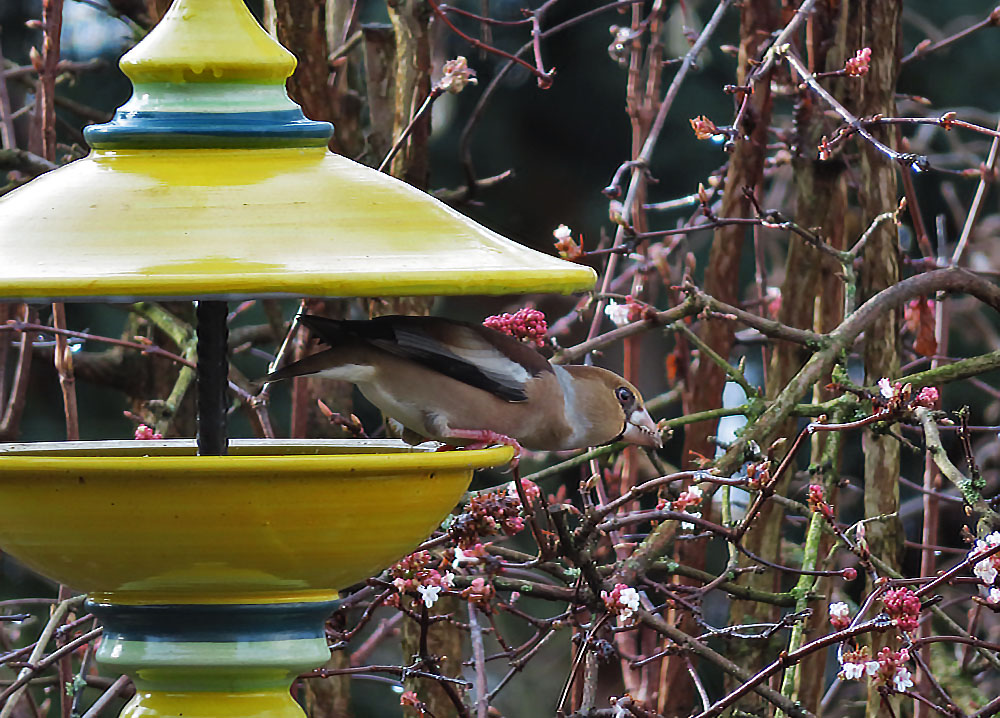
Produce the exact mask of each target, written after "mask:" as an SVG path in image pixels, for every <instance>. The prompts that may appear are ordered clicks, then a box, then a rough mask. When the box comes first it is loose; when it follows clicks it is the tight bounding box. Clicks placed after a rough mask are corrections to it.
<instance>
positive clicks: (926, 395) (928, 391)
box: [913, 386, 941, 409]
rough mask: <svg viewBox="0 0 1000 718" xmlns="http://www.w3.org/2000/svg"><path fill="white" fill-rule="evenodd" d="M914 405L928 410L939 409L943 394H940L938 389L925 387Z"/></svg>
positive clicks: (914, 401)
mask: <svg viewBox="0 0 1000 718" xmlns="http://www.w3.org/2000/svg"><path fill="white" fill-rule="evenodd" d="M913 403H914V404H916V405H917V406H923V407H926V408H928V409H937V408H938V407H939V406H941V394H940V393H939V392H938V390H937V387H934V386H925V387H924V388H923V389H921V390H920V391H919V392H918V393H917V396H916V398H915V399H914V400H913Z"/></svg>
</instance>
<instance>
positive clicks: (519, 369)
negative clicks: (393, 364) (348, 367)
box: [396, 330, 532, 389]
mask: <svg viewBox="0 0 1000 718" xmlns="http://www.w3.org/2000/svg"><path fill="white" fill-rule="evenodd" d="M458 334H459V336H460V337H462V338H464V339H466V340H467V341H465V342H462V343H460V344H450V345H448V346H447V347H445V346H442V344H441V343H440V342H438V341H437V340H435V339H432V338H431V337H428V336H427V335H425V334H420V333H417V332H408V331H405V330H402V331H399V330H397V332H396V339H397V341H398V342H399V344H400V346H404V347H411V348H414V349H418V350H422V351H425V352H428V353H430V354H437V355H439V356H445V357H447V356H453V357H457V358H458V359H461V360H462V361H463V362H465V363H467V364H470V365H472V366H473V367H475V368H476V370H477V371H479V372H480V373H481V374H483V375H484V376H486V377H488V378H490V379H492V380H493V381H495V382H496V383H498V384H502V385H503V386H508V387H512V388H517V389H523V388H524V385H525V384H526V383H527V382H528V380H529V379H531V376H532V375H531V372H530V371H528V370H527V369H525V368H524V367H523V366H521V364H519V363H518V362H516V361H514V360H512V359H509V358H507V357H506V356H505V355H504V354H503V353H502V352H500V351H499V350H498V349H497V348H496V347H494V346H493V345H491V344H489V343H487V342H486V341H484V340H483V339H482V338H481V337H479V336H478V335H477V334H475V332H472V331H469V330H463V331H461V332H458Z"/></svg>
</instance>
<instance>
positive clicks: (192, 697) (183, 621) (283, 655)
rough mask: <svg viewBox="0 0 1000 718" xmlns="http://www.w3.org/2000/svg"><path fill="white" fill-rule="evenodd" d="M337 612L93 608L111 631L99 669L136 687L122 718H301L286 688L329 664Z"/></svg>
mask: <svg viewBox="0 0 1000 718" xmlns="http://www.w3.org/2000/svg"><path fill="white" fill-rule="evenodd" d="M335 606H336V601H320V602H314V603H272V604H236V605H233V604H211V605H200V604H175V605H156V606H129V605H115V604H108V603H95V602H90V603H88V608H89V609H90V610H91V611H92V612H93V613H94V615H96V616H97V617H98V618H99V619H100V620H101V622H102V623H103V625H104V635H103V637H102V639H101V645H100V648H99V649H98V651H97V655H96V657H97V660H98V662H100V663H101V664H103V665H104V666H107V667H109V668H114V669H117V670H119V671H121V672H122V673H126V674H128V675H129V676H131V678H132V680H133V681H134V682H135V687H136V695H135V698H133V699H132V700H131V701H130V702H129V704H128V705H127V706H125V709H124V710H123V711H122V714H121V716H122V718H303V716H304V715H305V713H303V711H302V709H301V708H299V706H298V704H297V703H296V702H295V701H294V700H293V699H292V697H291V694H290V693H289V688H290V686H291V683H292V681H293V680H294V679H295V676H297V675H299V674H300V673H303V672H305V671H308V670H311V669H313V668H316V667H318V666H320V665H322V664H323V663H325V662H326V661H327V660H328V659H329V657H330V650H329V648H328V647H327V643H326V638H325V635H324V631H323V625H324V622H325V620H326V618H327V617H328V616H329V615H330V614H331V613H332V612H333V610H334V607H335Z"/></svg>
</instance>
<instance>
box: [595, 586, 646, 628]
mask: <svg viewBox="0 0 1000 718" xmlns="http://www.w3.org/2000/svg"><path fill="white" fill-rule="evenodd" d="M601 599H602V600H603V601H604V606H605V607H606V608H607V609H608V613H610V614H613V615H615V616H618V617H619V619H620V620H621V621H622V622H628V621H629V620H631V618H632V616H633V615H634V614H635V612H636V611H638V610H639V592H638V591H636V590H635V589H634V588H632V587H630V586H627V585H625V584H624V583H616V584H615V587H614V588H613V589H612V590H611V592H610V593H608V592H607V591H601Z"/></svg>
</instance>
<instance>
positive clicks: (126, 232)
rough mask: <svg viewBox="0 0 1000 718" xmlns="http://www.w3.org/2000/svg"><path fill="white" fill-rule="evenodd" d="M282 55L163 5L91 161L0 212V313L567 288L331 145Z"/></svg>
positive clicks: (554, 267) (236, 12) (576, 280)
mask: <svg viewBox="0 0 1000 718" xmlns="http://www.w3.org/2000/svg"><path fill="white" fill-rule="evenodd" d="M294 66H295V59H294V57H293V56H292V55H291V54H290V53H288V52H287V51H286V50H285V49H284V48H282V47H281V46H280V45H279V44H278V43H277V42H275V41H274V40H273V39H272V38H271V37H270V36H269V35H268V34H267V33H266V32H264V30H263V29H262V28H261V27H260V26H259V25H258V24H257V22H256V21H255V20H254V18H253V16H252V15H251V14H250V13H249V11H248V10H247V9H246V7H245V6H244V5H243V2H242V0H175V2H174V4H173V6H172V7H171V9H170V10H169V11H168V13H167V15H166V16H164V18H163V20H162V21H161V22H160V24H159V25H158V26H157V27H156V28H155V29H154V30H153V31H152V32H151V33H150V34H149V35H148V36H147V37H146V38H145V39H144V40H143V41H142V42H141V43H140V44H139V45H137V46H136V47H135V48H134V49H133V50H132V51H131V52H129V53H128V54H127V55H125V57H123V58H122V61H121V67H122V70H123V71H124V72H125V73H126V74H127V75H128V76H129V78H130V79H131V80H132V82H133V86H134V92H133V95H132V97H131V99H129V101H128V102H127V103H126V104H125V105H123V106H122V107H121V108H119V110H118V112H117V113H116V115H115V117H114V119H113V120H112V121H111V122H109V123H107V124H104V125H96V126H91V127H89V128H87V130H86V132H85V135H86V137H87V140H88V142H89V143H90V145H91V147H92V148H93V150H92V152H91V153H90V155H88V156H87V157H85V158H83V159H81V160H77V161H76V162H72V163H71V164H69V165H67V166H65V167H62V168H60V169H57V170H54V171H52V172H49V173H47V174H45V175H42V176H41V177H39V178H37V179H35V180H33V181H32V182H29V183H28V184H26V185H25V186H23V187H21V188H19V189H17V190H14V191H13V192H10V193H9V194H7V195H6V196H4V197H2V198H0V300H10V299H28V300H42V299H46V300H51V299H64V300H84V299H86V300H102V301H129V300H133V299H137V298H140V297H142V298H149V297H156V298H168V297H177V298H180V297H189V298H225V299H238V298H246V297H259V296H372V295H420V294H505V293H516V292H528V291H555V292H571V291H576V290H585V289H590V288H591V287H593V284H594V280H595V275H594V272H593V271H592V270H591V269H590V268H588V267H583V266H580V265H576V264H572V263H569V262H565V261H563V260H560V259H557V258H555V257H551V256H548V255H545V254H542V253H540V252H537V251H535V250H532V249H529V248H527V247H524V246H522V245H519V244H517V243H515V242H513V241H511V240H509V239H506V238H504V237H502V236H500V235H499V234H497V233H495V232H493V231H491V230H489V229H487V228H485V227H483V226H482V225H480V224H478V223H476V222H474V221H472V220H471V219H469V218H467V217H465V216H463V215H462V214H460V213H459V212H457V211H455V210H453V209H451V208H450V207H448V206H447V205H445V204H444V203H442V202H440V201H438V200H436V199H434V198H432V197H430V196H429V195H427V194H425V193H423V192H421V191H419V190H417V189H415V188H413V187H411V186H410V185H407V184H406V183H404V182H401V181H399V180H396V179H394V178H392V177H390V176H388V175H386V174H383V173H380V172H377V171H376V170H374V169H371V168H369V167H366V166H364V165H361V164H358V163H356V162H353V161H351V160H349V159H347V158H345V157H341V156H339V155H335V154H333V153H331V152H329V151H328V150H327V149H326V145H327V142H328V140H329V137H330V135H331V133H332V127H331V126H330V125H329V123H325V122H315V121H312V120H309V119H306V118H305V117H304V116H303V115H302V111H301V109H300V108H299V107H298V105H296V104H295V103H293V102H292V101H291V100H290V99H289V98H288V96H287V93H286V92H285V89H284V80H285V78H286V77H288V75H290V74H291V72H292V70H293V69H294Z"/></svg>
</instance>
